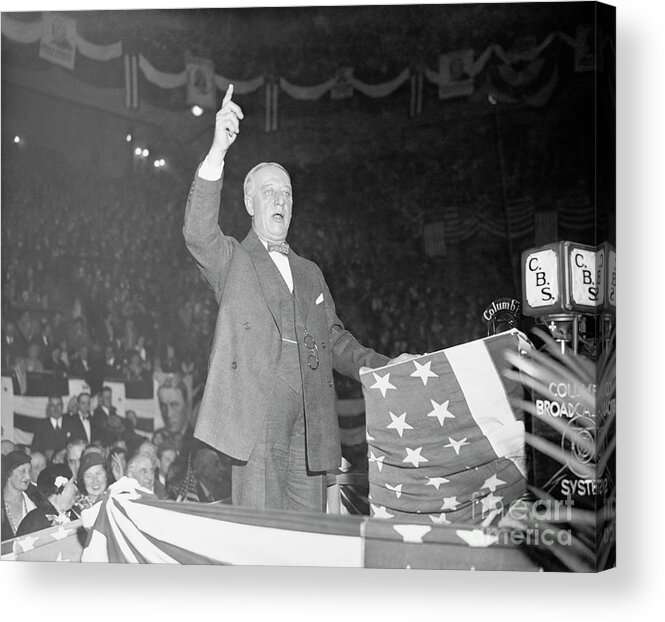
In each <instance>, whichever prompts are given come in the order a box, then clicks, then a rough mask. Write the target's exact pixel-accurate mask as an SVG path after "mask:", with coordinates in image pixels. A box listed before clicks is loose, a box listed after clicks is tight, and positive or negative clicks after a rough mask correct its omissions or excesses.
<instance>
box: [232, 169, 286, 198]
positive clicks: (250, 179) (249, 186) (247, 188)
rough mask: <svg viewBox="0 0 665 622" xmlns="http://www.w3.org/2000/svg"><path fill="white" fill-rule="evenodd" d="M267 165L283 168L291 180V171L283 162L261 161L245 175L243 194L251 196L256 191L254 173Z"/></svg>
mask: <svg viewBox="0 0 665 622" xmlns="http://www.w3.org/2000/svg"><path fill="white" fill-rule="evenodd" d="M267 166H274V167H275V168H278V169H281V170H282V171H284V173H286V176H287V177H288V178H289V180H291V175H289V171H287V170H286V169H285V168H284V167H283V166H282V165H281V164H278V163H277V162H260V163H259V164H257V165H256V166H255V167H254V168H253V169H252V170H251V171H249V173H247V175H245V181H244V183H243V185H242V188H243V196H245V197H247V196H250V195H251V194H252V193H253V192H254V175H255V174H256V173H258V171H260V170H261V169H263V168H266V167H267Z"/></svg>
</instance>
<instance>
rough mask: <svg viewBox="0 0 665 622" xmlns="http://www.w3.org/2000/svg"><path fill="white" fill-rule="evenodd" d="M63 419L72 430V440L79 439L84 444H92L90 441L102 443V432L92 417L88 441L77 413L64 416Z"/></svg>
mask: <svg viewBox="0 0 665 622" xmlns="http://www.w3.org/2000/svg"><path fill="white" fill-rule="evenodd" d="M64 418H67V419H68V420H69V425H71V429H72V438H80V439H82V440H84V441H85V442H86V443H92V441H102V442H104V433H103V431H102V430H100V429H99V428H97V426H96V425H95V422H94V421H93V418H92V417H90V436H91V438H90V439H88V436H87V435H86V433H85V428H84V427H83V424H82V423H81V418H80V417H79V415H78V413H76V414H75V415H64V417H63V419H64Z"/></svg>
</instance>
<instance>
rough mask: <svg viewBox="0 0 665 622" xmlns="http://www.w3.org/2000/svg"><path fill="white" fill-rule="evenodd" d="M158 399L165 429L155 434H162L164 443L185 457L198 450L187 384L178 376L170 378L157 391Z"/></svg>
mask: <svg viewBox="0 0 665 622" xmlns="http://www.w3.org/2000/svg"><path fill="white" fill-rule="evenodd" d="M157 398H158V400H159V408H160V409H161V411H162V419H163V420H164V427H163V428H161V429H159V430H156V431H155V433H156V434H157V433H161V434H162V436H163V437H164V442H165V443H167V444H170V445H173V446H174V447H175V448H176V449H177V450H178V451H179V452H180V453H181V454H183V455H187V454H188V453H190V452H191V451H192V449H193V448H198V447H199V446H200V445H198V444H197V443H196V441H195V439H194V431H193V429H192V426H191V424H190V404H189V399H188V398H189V391H188V390H187V385H186V384H185V382H184V381H183V380H182V379H181V378H179V377H178V376H172V377H170V378H168V379H167V380H166V381H165V382H164V383H163V384H162V386H160V387H159V389H158V390H157Z"/></svg>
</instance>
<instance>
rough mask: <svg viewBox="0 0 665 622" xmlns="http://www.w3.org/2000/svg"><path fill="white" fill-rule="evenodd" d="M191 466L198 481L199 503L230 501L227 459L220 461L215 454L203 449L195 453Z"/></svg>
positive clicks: (229, 474) (218, 456)
mask: <svg viewBox="0 0 665 622" xmlns="http://www.w3.org/2000/svg"><path fill="white" fill-rule="evenodd" d="M193 466H194V473H195V474H196V478H197V480H198V485H197V490H196V492H197V494H198V496H199V501H202V502H204V503H210V502H212V501H222V500H230V498H231V464H230V461H229V459H228V458H226V457H224V459H222V457H221V456H220V455H219V454H218V453H217V452H215V451H213V450H212V449H209V448H207V447H204V448H203V449H199V450H198V451H197V452H196V456H195V458H194V465H193Z"/></svg>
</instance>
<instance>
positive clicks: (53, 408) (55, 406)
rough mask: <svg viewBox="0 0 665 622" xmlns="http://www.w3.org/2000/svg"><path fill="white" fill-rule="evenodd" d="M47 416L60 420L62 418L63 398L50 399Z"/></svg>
mask: <svg viewBox="0 0 665 622" xmlns="http://www.w3.org/2000/svg"><path fill="white" fill-rule="evenodd" d="M46 415H47V416H48V417H53V418H54V419H60V417H62V398H61V397H49V398H48V404H47V405H46Z"/></svg>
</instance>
